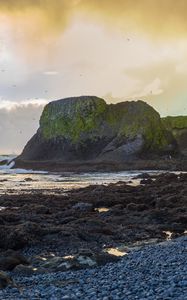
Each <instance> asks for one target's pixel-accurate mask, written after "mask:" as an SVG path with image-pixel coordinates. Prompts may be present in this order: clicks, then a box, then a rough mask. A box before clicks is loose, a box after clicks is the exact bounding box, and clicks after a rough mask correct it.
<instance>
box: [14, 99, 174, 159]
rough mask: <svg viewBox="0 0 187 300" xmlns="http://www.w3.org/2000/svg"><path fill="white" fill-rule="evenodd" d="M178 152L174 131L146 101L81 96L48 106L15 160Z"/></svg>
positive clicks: (128, 156) (119, 157)
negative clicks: (113, 100) (113, 102)
mask: <svg viewBox="0 0 187 300" xmlns="http://www.w3.org/2000/svg"><path fill="white" fill-rule="evenodd" d="M176 151H177V145H176V141H175V139H174V137H173V134H172V133H171V132H170V131H169V130H167V129H166V128H165V126H164V124H163V122H162V120H161V118H160V115H159V113H158V112H157V111H155V110H154V109H153V108H152V107H151V106H150V105H148V104H147V103H145V102H143V101H141V100H138V101H131V102H128V101H126V102H121V103H117V104H107V103H106V102H105V101H104V100H103V99H101V98H98V97H95V96H81V97H73V98H66V99H62V100H57V101H53V102H51V103H49V104H48V105H46V107H45V108H44V111H43V113H42V116H41V119H40V127H39V129H38V131H37V133H36V134H35V135H34V136H33V137H32V138H31V140H30V141H29V142H28V143H27V145H26V146H25V148H24V150H23V152H22V154H21V155H20V156H19V157H18V159H17V161H27V162H32V161H35V162H41V161H48V162H61V163H71V164H72V163H81V162H93V163H101V162H118V163H124V162H126V161H129V160H136V159H140V158H143V159H147V158H150V159H151V158H152V157H154V158H155V157H160V156H167V155H170V154H171V153H172V154H173V153H175V152H176Z"/></svg>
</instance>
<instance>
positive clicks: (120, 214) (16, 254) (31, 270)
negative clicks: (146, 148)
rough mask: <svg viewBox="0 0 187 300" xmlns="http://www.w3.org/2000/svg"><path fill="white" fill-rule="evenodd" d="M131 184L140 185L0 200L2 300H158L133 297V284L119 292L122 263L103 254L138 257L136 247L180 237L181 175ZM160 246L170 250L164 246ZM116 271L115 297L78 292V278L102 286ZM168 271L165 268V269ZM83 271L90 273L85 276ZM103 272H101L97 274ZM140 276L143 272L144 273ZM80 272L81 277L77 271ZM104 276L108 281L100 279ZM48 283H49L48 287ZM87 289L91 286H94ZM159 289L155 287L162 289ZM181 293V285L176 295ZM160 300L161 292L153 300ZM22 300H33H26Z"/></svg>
mask: <svg viewBox="0 0 187 300" xmlns="http://www.w3.org/2000/svg"><path fill="white" fill-rule="evenodd" d="M135 179H136V180H137V179H138V180H139V181H140V185H135V186H134V185H133V181H132V182H117V183H111V184H109V185H91V186H88V187H86V188H80V189H76V190H70V191H65V190H63V189H59V190H58V191H57V190H54V191H53V193H52V192H51V191H50V193H49V194H48V193H46V191H45V190H32V191H27V192H24V193H23V192H22V191H21V190H20V191H15V193H14V192H12V193H11V194H10V193H4V194H2V195H0V207H1V208H2V209H1V210H0V228H1V230H0V285H2V287H4V286H3V284H5V286H6V285H8V286H10V287H9V288H8V289H5V290H3V292H1V293H3V299H22V298H23V299H25V298H24V297H26V296H27V299H35V298H36V299H37V293H38V299H79V298H80V299H81V297H84V299H124V298H123V296H122V295H123V290H124V293H125V295H126V299H135V298H133V295H141V297H143V296H142V295H144V298H138V299H157V298H154V297H153V294H154V293H153V291H152V290H151V291H150V290H149V288H148V287H147V289H145V291H143V290H141V291H138V290H136V289H135V290H133V289H132V288H131V287H130V286H131V284H133V279H131V280H132V283H131V281H129V287H127V285H124V280H125V277H124V278H123V275H122V274H126V275H124V276H127V273H124V272H127V271H126V259H125V258H122V260H121V259H120V260H119V257H116V256H114V255H111V253H112V254H114V253H113V252H111V251H110V250H118V252H119V251H120V253H122V254H125V253H127V254H128V255H127V257H131V252H132V253H137V252H136V251H137V246H138V247H139V245H143V244H145V243H150V242H152V243H154V244H155V243H156V244H158V243H160V242H163V241H166V240H167V239H168V238H169V239H174V238H177V237H179V236H183V235H185V234H186V230H187V196H186V195H187V174H186V173H180V174H178V175H177V174H174V173H165V174H160V175H156V174H155V175H153V176H151V175H149V174H147V173H145V174H141V175H140V176H138V178H135ZM179 241H180V242H178V240H177V241H176V244H175V242H173V244H171V245H172V246H171V248H172V247H174V248H175V247H179V244H180V243H181V249H180V251H179V254H180V253H182V254H181V255H182V257H183V254H184V253H183V252H181V251H182V249H183V242H181V241H186V240H185V238H184V240H182V239H181V240H179ZM163 245H164V244H163ZM167 245H168V246H167V247H169V249H170V246H169V244H167ZM135 246H136V247H135ZM149 247H153V248H149ZM154 247H155V248H154ZM146 249H148V252H147V250H146ZM149 249H153V252H154V251H156V250H154V249H160V248H159V246H148V248H147V247H146V248H145V250H144V247H143V248H142V247H141V249H140V250H138V251H140V253H139V254H132V262H133V264H132V266H131V267H132V269H133V268H134V272H135V271H136V270H137V268H139V265H138V264H137V262H136V260H137V259H138V261H139V255H143V256H144V255H145V256H146V255H147V254H146V253H148V259H149V261H150V258H151V252H150V250H149ZM162 250H163V251H166V248H164V247H161V249H160V250H159V251H158V253H161V252H162ZM141 251H142V252H141ZM160 251H161V252H160ZM120 255H121V254H120ZM133 255H135V256H134V257H133ZM159 255H161V254H159ZM179 256H180V255H179ZM159 259H161V260H162V255H161V257H160V256H158V260H159ZM168 259H169V258H168ZM182 259H184V258H182ZM155 260H156V265H155V266H154V267H155V270H157V269H158V266H159V264H160V262H159V261H158V266H157V257H156V256H155ZM177 260H178V253H176V254H175V261H176V264H177ZM179 260H180V259H179ZM127 262H128V258H127ZM132 262H130V264H131V263H132ZM144 263H145V262H144V260H142V261H139V264H140V265H141V264H144ZM152 263H153V262H152ZM105 264H106V266H104V267H102V265H105ZM116 266H118V267H119V276H122V277H121V279H122V280H121V283H120V284H118V283H116V285H115V287H114V288H113V290H114V292H113V293H115V295H116V296H115V297H113V296H111V297H113V298H110V297H109V295H108V294H107V293H106V294H105V295H104V294H103V292H102V291H99V292H96V291H95V290H94V287H93V286H92V285H93V284H92V278H91V279H90V282H91V285H90V286H89V283H87V285H88V287H90V289H91V291H89V289H88V292H87V291H86V290H84V287H85V284H86V283H85V282H84V280H85V274H88V275H89V274H93V273H94V272H96V277H97V276H99V277H98V280H100V279H101V280H103V284H104V285H105V284H106V285H108V283H109V282H108V280H111V279H110V278H112V274H113V272H114V274H116V275H115V276H118V275H117V274H118V272H117V270H118V268H117V267H116ZM169 267H171V266H169V265H168V268H169ZM172 267H173V266H172ZM172 267H171V269H172ZM88 268H89V269H90V268H91V269H93V268H94V269H93V270H90V271H88V270H87V269H88ZM105 268H106V270H108V271H104V270H105ZM124 268H125V269H124ZM129 268H130V265H129ZM144 268H145V269H146V266H145V265H144ZM80 269H83V271H77V270H80ZM153 269H154V268H153ZM75 270H76V272H79V273H78V274H79V275H78V276H80V278H79V279H82V281H81V282H79V283H78V282H77V283H76V282H74V280H75V278H77V275H76V272H75ZM94 270H95V271H94ZM110 270H111V272H112V273H111V274H108V275H106V272H110ZM2 271H3V272H4V271H5V272H8V273H7V274H8V275H10V276H11V277H12V278H13V281H11V279H6V280H5V279H3V278H4V277H3V276H5V275H4V273H1V272H2ZM74 272H75V273H74ZM103 272H104V273H103ZM116 272H117V273H116ZM120 272H121V273H120ZM146 272H147V271H146ZM153 273H154V270H153ZM69 274H71V276H70V277H69ZM81 274H82V275H81ZM97 274H98V275H97ZM134 274H135V273H134ZM6 276H7V275H6ZM82 276H83V277H82ZM89 276H90V275H89ZM89 276H88V277H89ZM134 276H135V275H134ZM141 276H142V275H141ZM141 276H140V279H141V280H142V278H141ZM179 277H180V276H179ZM7 278H8V277H7ZM72 278H73V279H72ZM99 278H100V279H99ZM171 278H172V274H171ZM4 280H5V281H4ZM46 280H48V283H47V285H46ZM49 280H52V282H51V284H49ZM64 280H65V281H64ZM69 280H70V281H69ZM71 280H73V282H72V281H71ZM116 280H117V277H116ZM119 281H120V278H119ZM179 281H180V280H179ZM184 281H185V280H184ZM59 282H60V283H59ZM94 282H95V281H94ZM98 282H99V281H98ZM153 282H154V280H153ZM22 284H23V286H26V287H25V288H24V291H22V292H23V295H24V296H23V295H22V294H20V297H18V293H20V292H19V287H22ZM30 284H31V285H32V292H31V290H30V287H29V285H30ZM94 284H96V285H98V283H96V282H95V283H94ZM139 284H140V285H141V282H140V283H139ZM158 284H161V285H162V281H161V282H160V283H158ZM48 285H49V288H47V286H48ZM179 287H180V286H179ZM129 289H130V291H129ZM182 289H183V285H182V286H181V287H180V288H179V290H180V291H181V290H182ZM28 291H29V292H28ZM164 291H165V292H166V290H164ZM127 292H128V293H129V294H128V293H127ZM144 292H145V293H147V294H144ZM150 292H151V293H152V294H149V293H150ZM162 292H163V290H160V292H159V293H162ZM28 293H31V294H30V295H32V297H35V298H29V297H28ZM98 293H99V294H98ZM110 293H112V291H110ZM126 293H127V294H126ZM131 293H132V295H131ZM134 293H135V294H134ZM159 293H158V294H159ZM72 295H73V296H72ZM78 295H79V296H78ZM111 295H113V294H111ZM146 295H147V296H146ZM16 297H17V298H16ZM30 297H31V296H30ZM55 297H56V298H55ZM63 297H65V298H63ZM68 297H69V298H68ZM94 297H95V298H94ZM104 297H105V298H104ZM107 297H108V298H107ZM146 297H147V298H146ZM168 297H169V296H168ZM180 297H181V298H180ZM158 299H160V298H159V297H158ZM164 299H165V298H164ZM167 299H170V298H167ZM171 299H185V298H182V296H181V294H180V293H179V294H178V298H177V294H176V297H174V298H171Z"/></svg>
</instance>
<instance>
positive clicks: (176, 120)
mask: <svg viewBox="0 0 187 300" xmlns="http://www.w3.org/2000/svg"><path fill="white" fill-rule="evenodd" d="M162 123H163V125H164V126H165V128H166V129H167V130H169V131H170V132H172V134H173V136H174V137H175V139H176V141H177V143H178V146H179V149H180V151H181V153H182V154H184V155H185V156H187V116H176V117H166V118H162Z"/></svg>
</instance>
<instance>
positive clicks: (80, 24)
mask: <svg viewBox="0 0 187 300" xmlns="http://www.w3.org/2000/svg"><path fill="white" fill-rule="evenodd" d="M186 11H187V1H186V0H178V1H176V0H157V1H155V0H136V1H132V0H115V1H113V0H37V1H36V0H16V1H15V0H0V135H1V142H0V153H12V152H14V153H20V152H21V150H22V149H23V147H24V145H25V143H26V142H27V141H28V140H29V138H30V137H31V136H32V135H33V134H34V132H36V130H37V128H38V126H39V125H38V122H39V117H40V115H41V112H42V109H43V106H44V105H45V104H46V103H47V102H49V101H53V100H56V99H61V98H65V97H70V96H79V95H96V96H99V97H103V98H104V99H105V100H106V101H107V102H108V103H116V102H120V101H125V100H137V99H142V100H144V101H146V102H147V103H149V104H150V105H152V106H153V107H154V108H155V109H156V110H157V111H159V113H160V114H161V115H162V116H166V115H186V114H187V85H186V79H185V78H186V75H187V35H186V32H187V18H186Z"/></svg>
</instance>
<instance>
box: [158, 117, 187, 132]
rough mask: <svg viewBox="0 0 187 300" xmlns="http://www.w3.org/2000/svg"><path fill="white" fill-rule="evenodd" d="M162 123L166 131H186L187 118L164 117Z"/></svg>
mask: <svg viewBox="0 0 187 300" xmlns="http://www.w3.org/2000/svg"><path fill="white" fill-rule="evenodd" d="M162 122H163V124H164V126H165V127H166V128H167V129H168V130H174V129H185V128H186V129H187V116H177V117H166V118H162Z"/></svg>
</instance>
